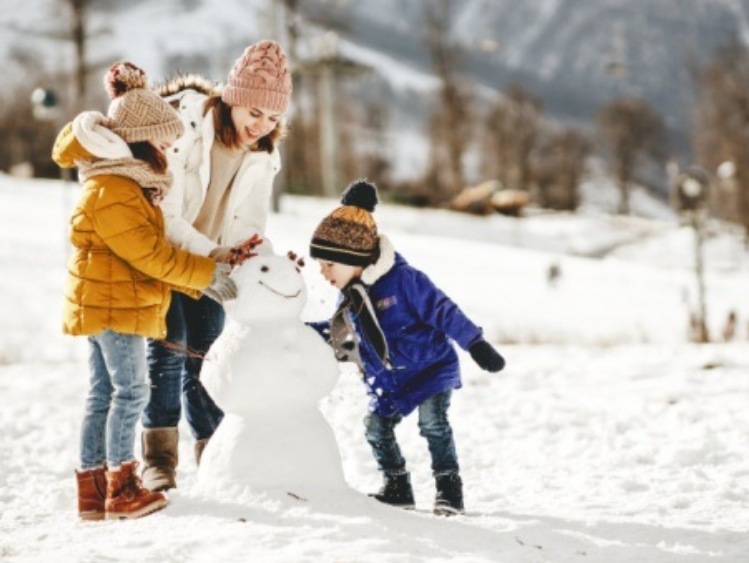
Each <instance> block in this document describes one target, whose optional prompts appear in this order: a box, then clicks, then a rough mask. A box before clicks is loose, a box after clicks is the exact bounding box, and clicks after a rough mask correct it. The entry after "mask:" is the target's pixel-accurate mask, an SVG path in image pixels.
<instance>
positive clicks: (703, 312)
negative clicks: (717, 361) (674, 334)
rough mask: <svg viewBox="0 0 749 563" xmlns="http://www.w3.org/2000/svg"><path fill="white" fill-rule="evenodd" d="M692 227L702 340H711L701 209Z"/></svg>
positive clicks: (693, 216)
mask: <svg viewBox="0 0 749 563" xmlns="http://www.w3.org/2000/svg"><path fill="white" fill-rule="evenodd" d="M692 228H693V229H694V265H695V274H696V276H697V298H698V304H697V306H698V307H699V322H700V342H702V343H707V342H710V335H709V333H708V330H707V300H706V298H705V271H704V263H703V260H702V242H703V237H702V219H701V217H700V210H696V211H693V212H692Z"/></svg>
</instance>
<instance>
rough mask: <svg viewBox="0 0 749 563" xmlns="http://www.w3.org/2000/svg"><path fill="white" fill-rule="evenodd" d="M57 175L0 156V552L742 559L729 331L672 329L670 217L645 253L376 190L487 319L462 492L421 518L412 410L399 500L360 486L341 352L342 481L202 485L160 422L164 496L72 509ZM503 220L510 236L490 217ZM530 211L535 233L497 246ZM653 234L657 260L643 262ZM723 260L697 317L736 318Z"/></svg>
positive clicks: (468, 401) (304, 202)
mask: <svg viewBox="0 0 749 563" xmlns="http://www.w3.org/2000/svg"><path fill="white" fill-rule="evenodd" d="M71 192H73V193H74V192H75V188H74V187H71V186H67V187H65V188H63V187H62V186H61V185H60V184H59V183H56V182H33V181H17V180H11V179H9V178H7V177H2V176H0V264H1V265H2V270H3V274H4V275H3V276H2V277H0V290H2V293H3V295H4V296H5V299H4V301H3V309H2V311H3V314H2V315H0V334H2V338H0V344H1V345H2V348H0V359H1V360H2V361H0V396H2V398H3V408H2V409H0V558H2V559H3V560H7V561H12V562H37V561H48V560H57V561H101V560H107V561H132V560H136V559H137V560H139V561H144V562H151V561H152V562H154V563H155V562H162V561H206V560H210V561H249V560H256V561H269V562H276V561H278V562H280V561H294V562H313V561H314V562H317V561H356V562H370V561H371V562H378V563H379V562H403V563H406V562H408V563H411V562H414V561H415V562H430V563H431V562H434V561H437V562H443V561H444V562H447V561H461V562H462V561H471V562H478V563H483V562H494V561H497V562H507V563H518V562H520V563H522V562H544V561H549V562H555V563H557V562H562V561H586V562H592V563H611V562H622V563H624V562H631V561H648V562H649V563H664V562H669V563H670V562H679V563H681V562H695V563H696V562H700V563H702V562H704V561H707V560H709V561H721V562H723V561H725V562H731V563H739V562H742V561H745V558H746V553H749V505H748V504H747V500H746V499H747V498H749V484H748V482H747V475H749V461H748V460H747V457H746V455H744V452H745V450H746V436H747V435H748V433H749V416H747V411H746V400H745V398H746V396H747V393H748V392H749V380H748V379H747V377H746V373H747V370H749V346H748V345H747V338H748V337H749V335H747V334H746V332H745V331H742V333H741V342H737V343H735V344H731V345H719V344H715V345H709V346H691V345H687V344H685V343H684V330H685V327H684V318H683V313H684V311H683V308H682V307H680V306H679V304H678V299H679V298H678V296H677V297H672V294H673V293H674V292H676V293H677V294H678V288H680V287H682V286H683V285H684V284H687V283H688V280H689V274H688V272H689V268H688V267H687V268H685V267H684V264H688V260H687V257H688V256H689V249H690V246H689V244H688V240H685V237H684V236H682V234H683V233H680V231H679V230H670V231H667V232H668V233H669V234H668V236H667V237H666V241H665V242H664V244H663V245H660V246H659V245H658V240H661V237H660V236H655V235H654V236H653V237H651V238H649V239H648V247H649V248H648V250H647V252H643V253H640V252H638V251H637V245H630V246H629V250H630V255H629V256H627V257H626V259H614V258H608V259H603V260H600V259H589V258H583V257H573V256H570V255H569V254H567V252H568V251H569V249H570V247H571V246H572V244H571V242H570V241H572V240H573V239H574V237H570V236H569V233H572V232H575V231H576V230H578V232H579V233H580V234H582V233H585V236H584V237H583V238H586V239H596V238H598V237H604V238H607V237H610V236H611V230H612V228H611V225H610V224H608V223H607V222H606V221H605V220H603V219H601V220H600V222H598V223H595V228H594V221H595V220H594V219H592V218H588V219H582V220H579V219H576V218H569V223H568V224H567V225H565V226H562V225H561V222H560V221H557V220H550V221H548V222H544V217H537V218H533V219H532V220H531V221H528V222H526V221H513V220H508V219H504V218H500V217H496V218H473V217H465V216H460V215H452V214H447V213H444V212H423V211H421V212H420V211H416V210H413V209H402V208H395V207H389V206H382V208H381V209H378V211H377V217H378V220H379V225H380V228H381V229H382V230H383V231H384V232H388V233H389V234H390V236H391V238H392V239H393V241H394V242H395V244H396V246H397V247H398V248H399V249H400V250H401V251H403V253H404V254H405V255H406V257H407V258H408V259H409V260H410V261H411V262H412V263H413V264H415V265H417V266H419V267H421V268H423V269H424V270H425V271H427V272H428V273H429V274H430V275H431V276H432V277H433V278H434V279H435V280H436V281H437V282H438V283H439V284H440V285H441V286H442V287H443V288H444V289H445V290H446V291H447V292H448V294H450V295H451V296H452V297H453V298H454V299H455V300H456V301H457V302H458V303H459V304H461V305H462V306H463V307H464V308H465V309H466V310H467V311H468V312H469V314H470V315H471V316H472V317H474V319H475V320H476V321H478V322H479V323H480V324H482V325H483V326H484V327H485V328H486V330H487V336H488V337H489V338H490V339H491V340H493V341H495V342H496V343H497V345H498V346H499V348H500V349H501V350H502V351H503V353H504V354H505V355H506V357H507V359H508V362H509V363H508V368H507V369H506V370H505V371H504V372H503V373H501V374H497V375H488V374H485V373H483V372H481V371H480V370H479V369H478V368H477V367H476V366H475V365H474V364H473V363H472V362H471V360H470V358H469V357H468V356H467V355H465V354H463V353H461V361H462V362H463V368H464V382H465V386H464V388H463V389H462V390H460V391H459V392H457V393H456V394H455V396H454V401H453V402H454V406H453V408H452V410H451V418H452V421H453V424H454V428H455V433H456V439H457V444H458V451H459V455H460V460H461V465H462V473H463V477H464V480H465V483H466V503H467V509H468V513H467V514H466V515H465V516H463V517H455V518H452V519H449V520H446V519H439V518H435V517H433V516H431V514H430V512H429V510H430V506H431V499H432V497H433V494H434V492H433V485H432V480H431V477H430V475H429V467H428V466H429V462H428V453H427V451H426V446H425V443H424V441H423V440H422V439H421V438H420V437H419V436H418V430H417V428H416V425H415V420H413V419H412V417H411V418H408V419H407V420H406V421H405V422H404V424H403V425H402V428H401V430H400V436H401V439H402V442H403V448H404V452H405V454H406V456H407V458H408V461H409V466H410V468H411V470H412V472H413V481H414V483H415V490H416V496H417V510H416V512H414V513H408V512H401V511H397V510H394V509H390V508H388V507H384V506H379V505H376V504H374V503H372V502H370V501H368V500H367V499H366V498H365V493H366V492H369V491H372V490H373V489H375V488H376V487H377V486H378V476H377V474H376V471H375V469H374V463H373V461H372V459H371V455H370V453H369V452H368V450H367V447H366V445H365V442H364V439H363V436H362V426H361V418H362V416H363V414H364V408H365V398H364V396H363V391H362V389H361V388H360V384H359V382H358V380H357V376H356V374H354V373H352V372H351V371H350V370H348V369H346V370H345V371H344V373H343V375H342V377H341V380H340V382H339V384H338V386H337V387H336V389H335V390H334V391H333V393H332V394H331V395H330V396H329V397H327V398H326V399H325V400H324V402H323V410H324V413H325V414H326V416H327V418H328V421H329V422H330V424H331V426H332V427H333V429H334V431H335V434H336V436H337V439H338V442H339V447H340V449H341V453H342V456H343V469H344V473H345V476H346V479H347V481H348V483H349V485H350V486H351V487H352V489H353V491H354V494H353V495H352V496H349V497H346V498H334V499H329V501H327V502H319V503H310V502H307V503H305V502H303V501H298V500H295V499H293V498H292V497H289V499H288V500H284V501H279V500H278V499H270V498H267V497H264V496H262V495H257V494H252V493H249V492H248V493H247V494H245V495H243V496H240V497H235V498H223V497H220V496H219V497H215V496H214V497H206V496H202V495H200V494H199V493H197V492H196V489H195V486H194V485H195V467H194V464H193V462H192V455H191V446H192V444H191V440H190V438H189V431H188V430H187V428H182V429H181V435H182V436H183V437H185V438H184V439H183V440H182V441H181V443H180V458H181V465H180V488H179V489H177V490H175V491H173V492H171V493H170V499H171V504H170V506H169V507H168V508H167V509H166V510H164V511H162V512H160V513H158V514H156V515H153V516H151V517H148V518H146V519H143V520H139V521H134V522H126V523H122V522H101V523H87V524H84V523H80V522H78V521H77V519H76V517H75V512H74V502H75V497H74V478H73V469H74V467H75V463H76V459H77V441H78V438H77V433H78V427H79V424H80V420H81V416H82V409H83V397H84V393H85V388H86V385H87V367H86V352H85V343H84V342H83V341H82V340H83V339H72V338H67V337H63V336H61V335H60V334H59V333H58V330H59V329H58V327H59V311H60V299H61V292H62V284H63V282H64V258H65V256H64V255H65V252H66V250H65V244H64V242H63V240H64V237H63V233H64V224H65V221H66V218H67V209H68V208H69V207H70V205H71V202H72V198H71V195H73V193H71ZM334 206H335V202H333V201H326V200H316V199H310V198H285V199H284V200H283V204H282V212H281V213H279V214H276V215H273V216H272V217H271V220H270V225H269V228H270V233H271V235H272V238H273V240H274V243H275V246H276V249H277V250H278V251H280V252H282V251H284V250H285V249H287V248H293V249H295V250H297V251H298V252H301V253H305V250H306V244H307V240H308V237H309V234H310V232H311V231H312V229H313V228H314V226H315V225H316V224H317V222H318V221H319V219H320V218H321V217H322V216H323V215H324V214H325V213H327V212H329V211H330V209H331V208H332V207H334ZM494 219H496V221H495V220H494ZM544 223H545V224H544ZM440 225H441V228H440ZM574 225H578V226H577V227H575V226H574ZM617 228H619V229H624V227H622V226H621V225H619V226H617ZM438 231H439V232H438ZM458 231H461V234H462V238H455V236H454V235H455V234H456V233H457V232H458ZM657 231H658V229H654V232H657ZM511 232H514V233H515V235H516V237H517V238H516V239H512V238H510V239H508V238H506V235H507V233H511ZM531 232H535V236H536V245H537V246H538V247H537V248H535V249H523V248H522V246H512V244H513V241H517V240H519V241H522V240H523V239H524V238H525V237H530V233H531ZM563 232H567V233H568V235H567V236H566V237H563V236H562V234H561V233H563ZM476 238H481V239H482V241H483V242H476ZM560 238H562V239H565V238H566V239H567V240H568V242H570V245H569V246H568V247H567V248H565V247H564V245H560V244H559V240H560ZM544 240H545V241H547V242H548V244H549V247H548V248H542V246H543V244H542V241H544ZM716 242H719V241H716ZM552 243H553V244H552ZM711 252H712V251H711ZM659 253H664V254H668V255H671V256H673V258H674V260H673V263H671V264H669V265H667V266H660V265H658V262H659V260H658V259H657V256H658V254H659ZM734 258H735V260H734V261H733V262H731V264H732V266H731V268H730V269H725V268H723V269H712V270H711V271H710V276H709V278H708V279H709V289H710V298H711V304H712V307H713V309H714V310H715V311H716V313H715V314H716V317H715V319H711V320H712V321H713V322H712V324H713V325H716V324H717V321H718V320H719V319H718V313H717V311H718V310H719V308H720V307H721V306H725V305H726V304H727V303H728V302H731V303H732V304H734V305H735V306H736V307H737V308H738V310H739V313H740V318H741V319H743V320H744V323H745V319H746V318H747V315H748V314H749V303H747V296H746V291H745V287H746V275H747V271H748V269H747V267H746V263H747V261H746V256H745V254H743V255H741V256H739V257H734ZM551 260H557V261H560V262H561V264H562V268H563V277H562V279H561V282H560V285H559V286H558V287H557V288H556V289H553V290H552V289H549V288H548V287H547V286H546V283H545V279H544V276H545V267H546V265H547V264H548V263H549V262H550V261H551ZM742 260H743V262H742ZM708 263H710V256H709V257H708ZM303 271H304V274H305V277H306V278H307V281H308V285H309V288H310V303H309V307H308V309H307V311H306V313H305V315H306V316H307V317H309V318H319V317H321V316H322V315H324V314H325V313H326V312H329V311H330V310H331V309H332V307H333V300H334V297H335V295H334V291H333V290H332V289H331V288H329V286H326V285H325V284H324V281H323V280H322V278H321V277H320V276H319V274H318V272H317V270H316V268H315V266H314V264H308V266H307V267H306V268H304V270H303ZM640 340H643V341H646V342H647V343H645V344H642V343H639V341H640ZM507 341H513V342H519V344H508V343H507ZM534 342H539V343H542V344H538V345H533V343H534ZM554 342H557V343H558V344H554ZM601 344H608V345H607V346H601ZM289 488H290V491H291V492H293V483H292V484H290V486H289Z"/></svg>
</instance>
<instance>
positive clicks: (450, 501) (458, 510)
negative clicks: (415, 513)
mask: <svg viewBox="0 0 749 563" xmlns="http://www.w3.org/2000/svg"><path fill="white" fill-rule="evenodd" d="M435 482H436V485H437V496H436V497H435V499H434V513H435V514H437V515H438V516H452V515H454V514H463V513H464V512H465V508H464V507H463V481H462V479H461V478H460V475H459V474H458V473H446V474H445V475H437V477H435Z"/></svg>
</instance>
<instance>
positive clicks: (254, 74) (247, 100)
mask: <svg viewBox="0 0 749 563" xmlns="http://www.w3.org/2000/svg"><path fill="white" fill-rule="evenodd" d="M290 98H291V74H290V73H289V69H288V68H287V62H286V54H285V53H284V52H283V48H282V47H281V45H279V44H278V43H277V42H275V41H270V40H267V39H266V40H263V41H260V42H258V43H255V44H254V45H250V46H249V47H247V48H246V49H245V50H244V53H243V54H242V56H241V57H239V58H238V59H237V60H236V62H235V63H234V67H233V68H232V69H231V73H230V74H229V81H228V84H227V85H226V88H224V92H223V94H222V95H221V99H222V100H223V101H224V102H226V103H227V104H229V105H230V106H241V107H258V108H262V109H267V110H269V111H273V112H278V113H284V112H285V111H286V109H287V108H288V107H289V99H290Z"/></svg>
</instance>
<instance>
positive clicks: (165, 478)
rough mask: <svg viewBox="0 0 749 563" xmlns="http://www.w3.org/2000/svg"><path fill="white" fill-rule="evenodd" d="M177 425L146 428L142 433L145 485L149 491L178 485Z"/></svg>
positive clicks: (164, 489) (162, 489)
mask: <svg viewBox="0 0 749 563" xmlns="http://www.w3.org/2000/svg"><path fill="white" fill-rule="evenodd" d="M177 442H178V434H177V428H176V427H165V428H146V429H144V430H143V433H142V434H141V446H142V448H143V452H142V453H143V463H145V464H146V465H145V467H144V469H143V486H144V487H145V488H146V489H148V490H149V491H166V490H168V489H174V488H176V487H177V480H176V471H177V461H178V456H177Z"/></svg>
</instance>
